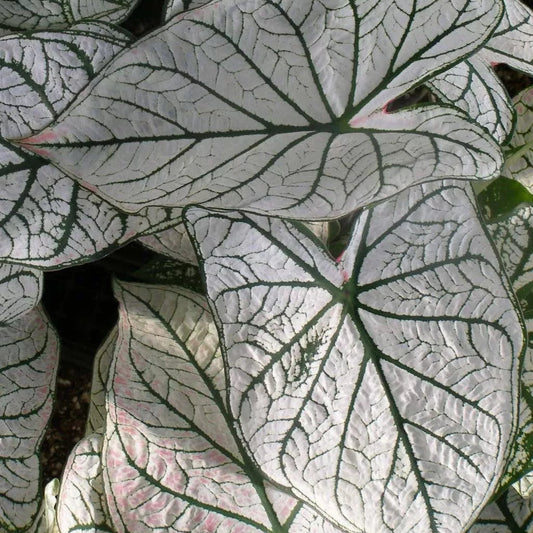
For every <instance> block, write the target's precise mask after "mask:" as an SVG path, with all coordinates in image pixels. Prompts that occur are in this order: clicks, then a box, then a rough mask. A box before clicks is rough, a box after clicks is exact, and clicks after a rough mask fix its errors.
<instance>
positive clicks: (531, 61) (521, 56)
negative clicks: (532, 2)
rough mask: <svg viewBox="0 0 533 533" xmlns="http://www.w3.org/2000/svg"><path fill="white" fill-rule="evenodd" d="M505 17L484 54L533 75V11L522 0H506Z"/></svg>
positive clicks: (492, 61) (493, 61) (493, 60)
mask: <svg viewBox="0 0 533 533" xmlns="http://www.w3.org/2000/svg"><path fill="white" fill-rule="evenodd" d="M503 3H504V5H505V11H504V16H503V19H502V20H501V22H500V24H499V25H498V27H497V29H496V31H495V32H494V34H493V35H492V37H491V38H490V40H489V41H488V43H487V44H486V45H485V47H484V49H483V50H482V52H481V54H482V55H484V56H485V57H486V58H487V60H488V62H490V63H506V64H507V65H509V66H510V67H513V68H515V69H517V70H521V71H522V72H526V73H528V74H530V75H533V12H532V11H531V9H530V8H529V7H527V6H526V5H524V4H523V3H522V2H521V1H520V0H504V1H503Z"/></svg>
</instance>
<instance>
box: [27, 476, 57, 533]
mask: <svg viewBox="0 0 533 533" xmlns="http://www.w3.org/2000/svg"><path fill="white" fill-rule="evenodd" d="M58 493H59V479H52V481H49V482H48V483H47V484H46V487H45V488H44V494H43V501H42V503H41V508H40V509H39V514H38V515H37V518H36V519H35V521H34V522H33V524H32V526H31V527H30V529H29V530H28V533H61V532H60V531H59V530H58V528H57V522H56V503H57V495H58Z"/></svg>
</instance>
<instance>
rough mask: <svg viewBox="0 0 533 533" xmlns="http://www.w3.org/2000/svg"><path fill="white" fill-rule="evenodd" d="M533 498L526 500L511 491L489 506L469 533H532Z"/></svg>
mask: <svg viewBox="0 0 533 533" xmlns="http://www.w3.org/2000/svg"><path fill="white" fill-rule="evenodd" d="M531 531H533V498H528V499H524V498H522V497H521V496H520V495H519V494H518V493H517V492H516V491H515V490H514V489H509V491H507V492H506V493H505V494H504V495H503V496H502V497H501V498H499V499H498V501H496V502H494V503H491V504H490V505H488V506H487V507H486V508H485V509H484V510H483V512H482V513H481V515H480V516H479V518H478V520H477V521H476V523H475V524H474V525H473V526H472V527H471V528H470V529H469V530H468V533H531Z"/></svg>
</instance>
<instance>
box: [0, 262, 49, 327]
mask: <svg viewBox="0 0 533 533" xmlns="http://www.w3.org/2000/svg"><path fill="white" fill-rule="evenodd" d="M42 283H43V274H42V272H40V271H38V270H34V269H31V268H25V267H21V266H18V265H6V264H2V263H0V326H5V325H7V324H8V323H9V322H12V321H13V320H16V319H18V318H20V317H21V316H22V315H24V314H26V313H28V312H29V311H31V310H32V309H33V308H34V307H35V306H36V305H37V304H38V303H39V301H40V299H41V293H42V289H43V287H42Z"/></svg>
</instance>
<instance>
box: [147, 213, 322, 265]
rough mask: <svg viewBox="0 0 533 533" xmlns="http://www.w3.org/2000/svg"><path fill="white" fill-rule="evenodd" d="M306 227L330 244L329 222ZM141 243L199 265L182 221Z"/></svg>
mask: <svg viewBox="0 0 533 533" xmlns="http://www.w3.org/2000/svg"><path fill="white" fill-rule="evenodd" d="M306 225H307V227H308V228H309V229H310V230H311V231H312V232H313V233H314V234H315V235H316V236H317V237H318V238H319V239H320V240H321V241H322V242H324V243H327V242H328V237H329V224H328V223H327V222H308V223H307V224H306ZM139 241H140V242H141V243H142V244H143V245H144V246H146V247H147V248H149V249H150V250H153V251H155V252H157V253H160V254H162V255H166V256H168V257H171V258H173V259H176V260H177V261H180V262H182V263H189V264H191V265H197V264H198V260H197V258H196V252H195V250H194V246H193V245H192V242H191V239H190V238H189V234H188V233H187V230H186V229H185V225H184V224H183V221H182V220H180V222H179V224H177V225H176V226H173V227H172V228H169V229H167V230H163V231H160V232H157V233H154V234H152V235H147V236H145V237H141V238H140V239H139Z"/></svg>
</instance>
